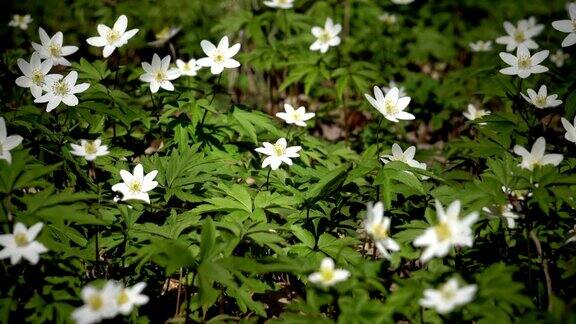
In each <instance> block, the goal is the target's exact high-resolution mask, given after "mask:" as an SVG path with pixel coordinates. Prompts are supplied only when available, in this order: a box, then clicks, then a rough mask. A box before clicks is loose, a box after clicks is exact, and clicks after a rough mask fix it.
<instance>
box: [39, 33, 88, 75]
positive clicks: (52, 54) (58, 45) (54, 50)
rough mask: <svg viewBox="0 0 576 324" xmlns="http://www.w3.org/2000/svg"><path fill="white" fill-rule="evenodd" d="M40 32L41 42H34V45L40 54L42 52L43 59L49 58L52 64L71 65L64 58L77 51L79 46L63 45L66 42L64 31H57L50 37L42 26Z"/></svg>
mask: <svg viewBox="0 0 576 324" xmlns="http://www.w3.org/2000/svg"><path fill="white" fill-rule="evenodd" d="M38 34H40V44H38V43H32V47H33V48H34V50H35V51H36V52H38V54H40V58H41V59H45V60H48V61H50V62H51V63H52V65H54V66H56V65H64V66H70V62H69V61H68V60H67V59H65V58H64V56H68V55H71V54H74V53H76V51H78V47H76V46H62V43H63V42H64V35H63V34H62V32H57V33H56V34H54V36H52V38H50V37H48V34H46V31H44V29H42V27H40V28H38Z"/></svg>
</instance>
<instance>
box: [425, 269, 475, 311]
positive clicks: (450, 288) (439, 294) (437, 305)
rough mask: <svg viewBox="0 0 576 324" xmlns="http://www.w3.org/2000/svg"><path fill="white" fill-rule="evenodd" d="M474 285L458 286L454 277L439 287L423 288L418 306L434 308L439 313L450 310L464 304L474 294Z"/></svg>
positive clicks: (470, 299)
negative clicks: (422, 295) (422, 294)
mask: <svg viewBox="0 0 576 324" xmlns="http://www.w3.org/2000/svg"><path fill="white" fill-rule="evenodd" d="M476 290H477V287H476V285H468V286H462V287H459V285H458V281H457V280H456V278H452V279H450V280H448V282H446V283H445V284H443V285H442V286H441V287H440V288H439V289H425V290H424V297H423V298H422V299H420V306H422V307H428V308H434V309H436V312H438V313H440V314H446V313H449V312H451V311H452V310H453V309H454V308H456V307H458V306H462V305H466V304H468V303H469V302H471V301H472V300H473V299H474V296H475V295H476Z"/></svg>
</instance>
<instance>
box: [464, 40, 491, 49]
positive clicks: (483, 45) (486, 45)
mask: <svg viewBox="0 0 576 324" xmlns="http://www.w3.org/2000/svg"><path fill="white" fill-rule="evenodd" d="M468 45H469V46H470V49H471V50H472V52H488V51H491V50H492V41H482V40H479V41H476V42H474V43H470V44H468Z"/></svg>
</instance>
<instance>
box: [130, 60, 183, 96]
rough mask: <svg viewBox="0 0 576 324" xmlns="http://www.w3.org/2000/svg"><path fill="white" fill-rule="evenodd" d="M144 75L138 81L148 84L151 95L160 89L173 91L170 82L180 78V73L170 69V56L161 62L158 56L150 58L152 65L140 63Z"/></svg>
mask: <svg viewBox="0 0 576 324" xmlns="http://www.w3.org/2000/svg"><path fill="white" fill-rule="evenodd" d="M142 68H143V69H144V72H145V73H144V74H142V75H141V76H140V81H142V82H148V83H150V91H151V92H152V93H156V92H158V90H159V89H160V88H162V89H165V90H168V91H174V85H173V84H172V82H170V81H172V80H175V79H177V78H178V77H180V72H179V71H178V70H175V69H170V55H166V56H165V57H164V58H163V59H162V60H160V56H158V54H154V55H153V56H152V64H150V63H148V62H142Z"/></svg>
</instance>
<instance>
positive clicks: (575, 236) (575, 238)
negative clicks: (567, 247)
mask: <svg viewBox="0 0 576 324" xmlns="http://www.w3.org/2000/svg"><path fill="white" fill-rule="evenodd" d="M568 236H570V237H569V238H568V239H567V240H566V243H570V242H576V225H574V228H573V229H571V230H570V231H568Z"/></svg>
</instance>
